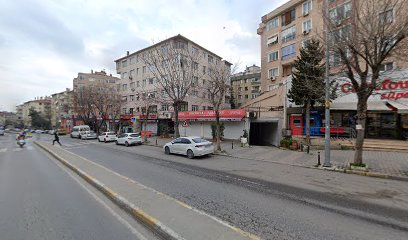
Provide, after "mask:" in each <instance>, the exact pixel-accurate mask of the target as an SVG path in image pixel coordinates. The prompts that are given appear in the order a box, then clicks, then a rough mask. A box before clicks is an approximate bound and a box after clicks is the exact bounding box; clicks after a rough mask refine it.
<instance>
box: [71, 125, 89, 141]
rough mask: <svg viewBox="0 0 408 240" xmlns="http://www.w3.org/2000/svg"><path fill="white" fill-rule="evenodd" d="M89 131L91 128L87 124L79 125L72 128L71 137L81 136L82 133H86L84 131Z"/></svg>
mask: <svg viewBox="0 0 408 240" xmlns="http://www.w3.org/2000/svg"><path fill="white" fill-rule="evenodd" d="M89 131H91V128H90V127H89V126H88V125H79V126H75V127H73V128H72V132H71V134H70V135H71V138H79V139H81V138H82V135H84V134H86V132H89Z"/></svg>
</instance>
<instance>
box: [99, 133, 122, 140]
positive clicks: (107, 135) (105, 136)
mask: <svg viewBox="0 0 408 240" xmlns="http://www.w3.org/2000/svg"><path fill="white" fill-rule="evenodd" d="M116 139H117V137H116V133H114V132H103V133H101V135H99V136H98V141H99V142H112V141H116Z"/></svg>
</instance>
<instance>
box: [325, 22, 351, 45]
mask: <svg viewBox="0 0 408 240" xmlns="http://www.w3.org/2000/svg"><path fill="white" fill-rule="evenodd" d="M329 38H330V39H329V42H330V44H335V43H336V42H340V41H345V40H349V39H350V38H351V25H347V26H345V27H342V28H340V29H337V30H336V31H333V32H331V33H330V35H329Z"/></svg>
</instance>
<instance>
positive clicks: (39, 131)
mask: <svg viewBox="0 0 408 240" xmlns="http://www.w3.org/2000/svg"><path fill="white" fill-rule="evenodd" d="M43 132H44V131H43V130H41V129H37V130H35V133H43Z"/></svg>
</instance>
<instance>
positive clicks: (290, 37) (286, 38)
mask: <svg viewBox="0 0 408 240" xmlns="http://www.w3.org/2000/svg"><path fill="white" fill-rule="evenodd" d="M295 38H296V33H295V32H294V33H291V34H288V35H285V36H283V37H282V43H286V42H289V41H292V40H294V39H295Z"/></svg>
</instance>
